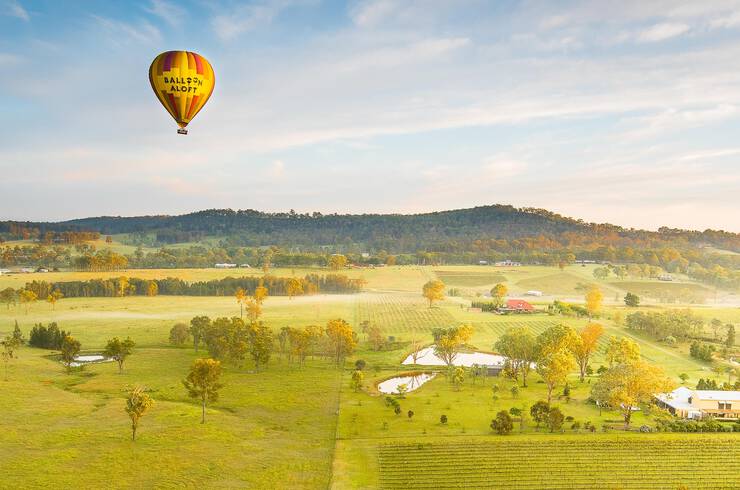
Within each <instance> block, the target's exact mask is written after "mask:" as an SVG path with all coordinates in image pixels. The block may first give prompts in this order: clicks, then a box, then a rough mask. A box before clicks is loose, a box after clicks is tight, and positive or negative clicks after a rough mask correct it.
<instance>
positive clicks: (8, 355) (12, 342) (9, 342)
mask: <svg viewBox="0 0 740 490" xmlns="http://www.w3.org/2000/svg"><path fill="white" fill-rule="evenodd" d="M20 345H21V343H20V341H18V339H16V338H15V337H6V338H5V339H4V340H2V341H0V348H2V350H0V358H2V360H3V365H4V367H5V381H7V380H8V364H9V363H10V361H12V360H13V359H15V358H16V357H17V355H16V353H15V351H16V350H17V349H18V347H20Z"/></svg>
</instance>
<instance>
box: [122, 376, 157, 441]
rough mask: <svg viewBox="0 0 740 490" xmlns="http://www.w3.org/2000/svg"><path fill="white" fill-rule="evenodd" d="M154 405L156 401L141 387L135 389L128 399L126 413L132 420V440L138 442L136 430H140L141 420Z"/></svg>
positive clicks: (130, 392)
mask: <svg viewBox="0 0 740 490" xmlns="http://www.w3.org/2000/svg"><path fill="white" fill-rule="evenodd" d="M152 405H154V400H152V399H151V397H150V396H149V395H148V394H147V393H146V390H145V389H144V388H142V387H141V386H136V387H134V388H133V389H132V390H131V391H129V393H128V396H127V397H126V413H127V414H128V416H129V418H130V419H131V440H132V441H135V440H136V430H137V429H138V428H139V420H140V419H141V417H143V416H144V414H145V413H146V411H147V410H149V409H150V408H151V407H152Z"/></svg>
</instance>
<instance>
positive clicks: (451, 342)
mask: <svg viewBox="0 0 740 490" xmlns="http://www.w3.org/2000/svg"><path fill="white" fill-rule="evenodd" d="M472 336H473V327H471V326H469V325H461V326H459V327H453V328H449V329H447V331H446V332H445V333H443V334H442V335H440V337H439V338H438V339H437V341H436V342H435V343H434V354H435V355H436V356H437V357H439V358H440V359H442V361H443V362H444V363H445V364H446V365H447V367H452V366H453V364H454V362H455V359H456V358H457V354H458V353H459V352H460V349H461V348H462V347H463V346H464V345H465V344H466V343H467V342H468V341H470V338H471V337H472Z"/></svg>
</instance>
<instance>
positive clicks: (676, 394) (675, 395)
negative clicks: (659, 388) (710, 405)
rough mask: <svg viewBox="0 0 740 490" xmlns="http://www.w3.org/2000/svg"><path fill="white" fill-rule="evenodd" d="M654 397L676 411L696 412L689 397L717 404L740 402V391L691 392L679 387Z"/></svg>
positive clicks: (688, 389)
mask: <svg viewBox="0 0 740 490" xmlns="http://www.w3.org/2000/svg"><path fill="white" fill-rule="evenodd" d="M655 397H656V398H657V399H658V400H660V401H662V402H663V403H665V404H666V405H670V406H671V407H673V408H676V409H680V410H691V409H694V410H696V407H692V406H691V404H690V403H689V397H696V398H698V399H699V400H714V401H718V402H729V401H740V391H723V390H692V389H690V388H687V387H685V386H680V387H678V388H676V389H675V390H673V391H671V392H670V393H658V394H657V395H655Z"/></svg>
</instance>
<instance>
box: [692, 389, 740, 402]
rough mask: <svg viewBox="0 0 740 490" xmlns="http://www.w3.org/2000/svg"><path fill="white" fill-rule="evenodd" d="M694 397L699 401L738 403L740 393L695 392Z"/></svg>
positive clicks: (718, 391)
mask: <svg viewBox="0 0 740 490" xmlns="http://www.w3.org/2000/svg"><path fill="white" fill-rule="evenodd" d="M696 397H697V398H699V399H700V400H717V401H719V402H724V401H740V391H729V390H727V391H725V390H696Z"/></svg>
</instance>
